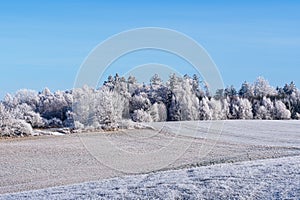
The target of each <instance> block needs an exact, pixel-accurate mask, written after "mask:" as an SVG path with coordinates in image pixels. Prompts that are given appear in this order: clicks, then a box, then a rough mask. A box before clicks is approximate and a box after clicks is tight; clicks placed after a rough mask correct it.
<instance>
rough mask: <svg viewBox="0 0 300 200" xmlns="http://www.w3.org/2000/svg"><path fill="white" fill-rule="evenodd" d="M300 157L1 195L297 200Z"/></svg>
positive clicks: (8, 196) (299, 184) (151, 174)
mask: <svg viewBox="0 0 300 200" xmlns="http://www.w3.org/2000/svg"><path fill="white" fill-rule="evenodd" d="M299 167H300V157H299V156H295V157H285V158H277V159H267V160H257V161H245V162H241V163H226V164H218V165H213V166H204V167H196V168H189V169H181V170H170V171H166V172H156V173H150V174H145V175H135V176H133V175H132V176H125V177H122V178H112V179H107V180H102V181H98V182H87V183H82V184H75V185H69V186H62V187H53V188H48V189H42V190H35V191H28V192H23V193H15V194H10V195H3V196H0V199H140V198H141V197H142V199H299V197H300V168H299Z"/></svg>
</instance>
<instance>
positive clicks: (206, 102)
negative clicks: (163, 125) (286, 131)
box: [0, 74, 300, 136]
mask: <svg viewBox="0 0 300 200" xmlns="http://www.w3.org/2000/svg"><path fill="white" fill-rule="evenodd" d="M228 119H229V120H234V119H244V120H250V119H262V120H283V119H284V120H287V119H300V91H299V90H298V89H297V88H296V86H295V84H294V83H293V82H291V83H290V84H285V85H284V86H283V87H277V88H274V87H272V86H270V84H269V83H268V81H267V80H265V79H264V78H262V77H259V78H257V80H256V81H255V82H254V83H252V84H251V83H248V82H244V83H243V84H242V85H241V87H240V88H239V89H238V90H237V89H236V88H235V87H233V86H229V87H226V88H225V89H219V90H217V91H216V92H215V94H212V93H211V92H210V90H209V85H208V84H206V83H205V82H204V81H200V80H199V77H198V76H197V75H193V76H192V77H190V76H188V75H184V76H183V77H179V76H176V75H175V74H171V75H170V76H169V79H168V80H167V81H166V82H163V81H162V79H161V78H160V77H159V75H157V74H155V75H154V76H153V77H152V78H151V79H150V83H149V84H145V83H143V84H141V83H138V81H137V79H136V78H135V77H133V76H130V77H128V78H127V79H125V77H120V76H119V75H118V74H116V75H115V76H109V77H108V79H107V80H106V81H105V82H104V83H103V85H102V86H101V87H99V88H97V89H95V88H91V87H88V86H84V87H82V88H75V89H72V90H67V91H56V92H54V93H52V92H51V91H50V90H49V89H47V88H46V89H44V90H43V91H41V92H36V91H33V90H28V89H22V90H19V91H17V92H16V93H15V94H14V95H11V94H7V95H6V96H5V98H4V99H3V100H2V101H1V102H0V127H1V128H0V132H1V134H0V135H1V136H12V135H30V134H31V133H32V130H33V128H40V129H45V128H67V129H70V130H98V129H104V130H111V129H117V128H120V127H123V125H122V124H124V123H123V122H124V121H133V122H159V121H186V120H228Z"/></svg>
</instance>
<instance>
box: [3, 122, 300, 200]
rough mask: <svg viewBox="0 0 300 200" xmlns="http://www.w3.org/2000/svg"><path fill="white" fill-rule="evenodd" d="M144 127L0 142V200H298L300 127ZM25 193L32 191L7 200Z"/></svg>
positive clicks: (197, 124)
mask: <svg viewBox="0 0 300 200" xmlns="http://www.w3.org/2000/svg"><path fill="white" fill-rule="evenodd" d="M151 126H153V127H154V129H140V130H126V131H120V132H110V133H86V134H83V133H81V134H72V135H65V136H39V137H34V138H25V139H13V140H10V139H9V140H1V141H0V167H1V170H0V183H1V184H0V193H2V194H4V195H3V196H0V198H3V199H6V198H11V199H16V198H26V197H27V198H34V199H35V198H39V197H40V198H50V197H52V198H58V199H59V198H78V197H82V198H89V197H102V196H104V198H107V199H111V198H123V197H128V198H137V197H145V198H147V195H148V197H149V198H153V197H154V198H158V197H160V198H162V199H165V198H171V199H173V198H176V197H180V198H185V197H188V198H195V199H197V198H202V197H207V198H212V199H218V198H221V199H223V198H227V197H232V198H235V197H237V198H239V199H240V198H242V199H243V198H244V199H249V198H250V199H251V198H255V199H260V198H295V199H297V197H299V195H300V194H299V193H300V192H299V191H300V183H299V180H300V177H299V176H300V175H299V174H300V173H299V169H300V121H218V122H213V121H201V122H168V123H154V124H151ZM248 161H249V162H248ZM174 169H176V170H175V171H173V170H174ZM168 170H171V171H168ZM132 174H133V175H132ZM134 174H139V175H134ZM128 175H130V176H128ZM124 176H125V177H124ZM114 177H115V178H114ZM109 178H113V179H109ZM91 181H94V182H91ZM83 182H86V183H84V184H77V183H83ZM72 184H75V185H72ZM62 185H69V186H63V187H59V186H62ZM49 187H55V188H49ZM42 188H48V189H42ZM36 189H42V190H36ZM28 190H36V191H29V192H25V193H15V194H12V192H22V191H28Z"/></svg>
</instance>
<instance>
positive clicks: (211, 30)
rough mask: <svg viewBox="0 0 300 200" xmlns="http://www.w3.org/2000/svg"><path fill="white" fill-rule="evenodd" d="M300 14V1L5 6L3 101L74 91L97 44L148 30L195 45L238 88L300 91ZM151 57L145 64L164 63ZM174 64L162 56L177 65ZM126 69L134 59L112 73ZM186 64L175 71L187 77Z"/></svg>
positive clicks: (0, 9) (1, 22)
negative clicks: (25, 92) (20, 94)
mask: <svg viewBox="0 0 300 200" xmlns="http://www.w3.org/2000/svg"><path fill="white" fill-rule="evenodd" d="M299 10H300V3H299V1H263V2H262V1H255V0H253V1H249V2H248V1H247V2H246V1H224V2H223V1H182V2H179V1H175V0H174V1H163V2H162V1H156V0H153V1H144V2H141V1H114V2H112V1H107V2H102V1H91V0H90V1H89V0H87V1H63V0H62V1H55V0H53V1H32V0H27V1H14V0H12V1H6V2H1V4H0V55H1V57H0V58H1V59H0V69H1V73H0V97H3V95H4V94H5V93H7V92H10V93H11V92H15V91H16V90H18V89H21V88H30V89H35V90H38V91H39V90H42V89H43V88H44V87H49V88H50V89H51V90H58V89H59V90H64V89H69V88H72V86H73V83H74V80H75V77H76V74H77V71H78V70H79V67H80V65H81V63H82V62H83V60H84V59H85V57H86V56H87V55H88V54H89V52H90V51H91V50H92V49H93V48H94V47H95V46H96V45H97V44H99V43H100V42H102V41H103V40H105V39H106V38H108V37H110V36H111V35H114V34H117V33H119V32H121V31H125V30H128V29H133V28H139V27H149V26H150V27H164V28H170V29H174V30H177V31H179V32H182V33H184V34H186V35H188V36H190V37H192V38H193V39H195V40H196V41H197V42H198V43H199V44H201V45H202V46H203V47H204V48H205V49H206V50H207V51H208V53H209V54H210V56H211V57H212V59H213V60H214V61H215V63H216V65H217V66H218V68H219V70H220V72H221V75H222V77H223V80H224V83H225V85H231V84H233V85H235V86H236V87H239V86H240V85H241V83H242V82H243V81H245V80H247V81H249V82H253V81H254V80H255V78H256V77H258V76H264V77H265V78H266V79H268V80H269V81H270V83H271V84H272V85H280V86H282V85H283V84H284V83H287V82H290V81H295V82H296V85H297V86H298V87H300V76H299V75H300V12H299ZM149 55H150V56H148V57H147V59H144V60H142V61H145V62H160V61H161V59H162V58H160V57H159V56H153V53H152V54H151V53H150V54H149ZM151 57H155V58H153V59H151ZM167 57H168V56H167ZM170 59H171V57H170V56H169V57H168V58H163V60H164V61H166V60H168V61H170V62H169V63H170V64H174V65H176V63H175V61H176V59H174V60H172V59H171V60H170ZM129 60H131V61H133V63H130V61H129ZM124 64H128V65H134V64H136V63H135V61H134V57H132V59H127V60H126V61H124V62H123V63H122V62H120V65H119V66H118V65H116V66H115V68H114V69H115V70H111V71H110V72H111V73H113V72H114V71H116V72H117V71H119V70H120V71H121V67H122V65H124ZM138 64H142V63H138ZM181 64H182V63H180V62H178V65H177V66H172V67H175V69H177V70H178V71H181V72H184V71H185V70H186V71H187V72H190V71H189V70H188V69H186V68H185V66H183V64H182V65H181ZM180 65H181V66H180ZM123 70H124V69H123Z"/></svg>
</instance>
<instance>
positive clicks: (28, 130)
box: [0, 103, 33, 137]
mask: <svg viewBox="0 0 300 200" xmlns="http://www.w3.org/2000/svg"><path fill="white" fill-rule="evenodd" d="M32 133H33V130H32V127H31V126H30V124H28V123H27V122H26V121H24V120H21V119H15V118H14V117H13V116H12V115H11V113H10V112H9V111H8V110H7V109H6V108H5V106H4V105H3V104H2V103H0V136H6V137H9V136H24V135H31V134H32Z"/></svg>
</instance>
